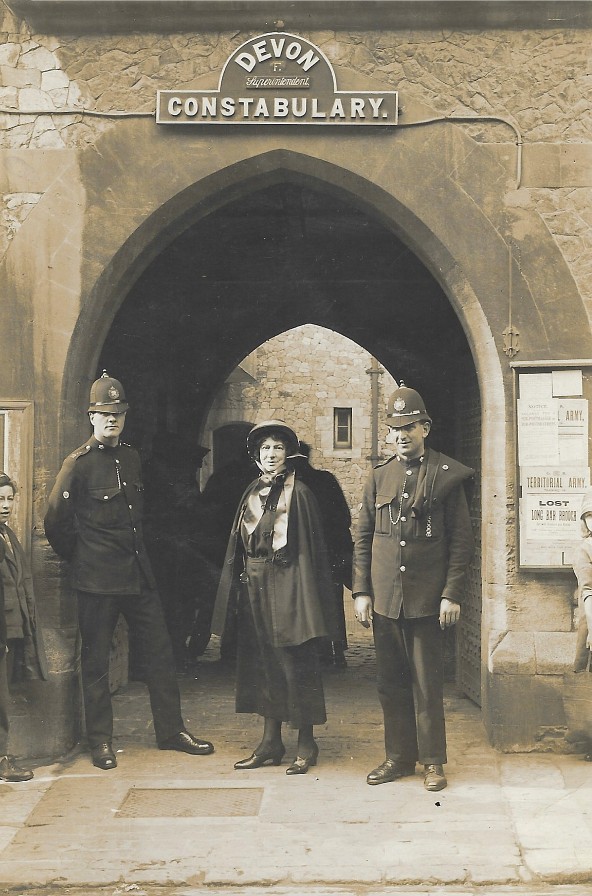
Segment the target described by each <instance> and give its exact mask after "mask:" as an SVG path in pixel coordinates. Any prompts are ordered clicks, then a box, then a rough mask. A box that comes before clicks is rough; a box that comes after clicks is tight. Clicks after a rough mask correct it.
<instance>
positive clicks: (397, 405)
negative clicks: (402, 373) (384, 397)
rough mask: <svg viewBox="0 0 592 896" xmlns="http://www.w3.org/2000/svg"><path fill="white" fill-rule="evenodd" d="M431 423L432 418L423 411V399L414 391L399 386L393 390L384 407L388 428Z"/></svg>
mask: <svg viewBox="0 0 592 896" xmlns="http://www.w3.org/2000/svg"><path fill="white" fill-rule="evenodd" d="M416 421H419V422H422V423H431V422H432V418H431V417H430V415H429V414H428V412H427V411H426V409H425V404H424V401H423V398H422V397H421V395H420V394H419V392H416V391H415V389H409V388H408V387H407V386H399V388H398V389H395V391H394V392H393V394H392V395H391V397H390V398H389V400H388V403H387V406H386V422H387V423H388V425H389V426H397V427H398V426H407V424H408V423H415V422H416Z"/></svg>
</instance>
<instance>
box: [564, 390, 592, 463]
mask: <svg viewBox="0 0 592 896" xmlns="http://www.w3.org/2000/svg"><path fill="white" fill-rule="evenodd" d="M558 412H559V461H560V463H561V464H565V465H568V464H569V465H570V466H576V465H582V466H584V465H585V464H587V463H588V401H587V399H586V398H561V399H559V409H558Z"/></svg>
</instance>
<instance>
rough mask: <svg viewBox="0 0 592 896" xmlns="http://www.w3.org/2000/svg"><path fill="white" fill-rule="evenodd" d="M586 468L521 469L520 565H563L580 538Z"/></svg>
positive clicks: (587, 482)
mask: <svg viewBox="0 0 592 896" xmlns="http://www.w3.org/2000/svg"><path fill="white" fill-rule="evenodd" d="M589 485H590V469H589V468H588V467H569V468H561V469H554V468H553V467H526V468H524V469H522V470H521V490H522V496H521V501H520V565H521V566H544V567H548V566H565V565H569V562H570V561H569V559H568V558H569V556H570V552H571V550H572V548H573V545H574V544H576V543H577V541H578V538H579V537H580V508H581V505H582V495H583V493H584V491H585V490H586V489H587V488H588V487H589Z"/></svg>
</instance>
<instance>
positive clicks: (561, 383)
mask: <svg viewBox="0 0 592 896" xmlns="http://www.w3.org/2000/svg"><path fill="white" fill-rule="evenodd" d="M552 376H553V397H554V398H561V397H563V396H568V395H573V396H576V395H582V394H583V391H584V378H583V375H582V371H581V370H571V369H570V370H554V371H553V374H552Z"/></svg>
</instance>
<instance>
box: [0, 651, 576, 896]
mask: <svg viewBox="0 0 592 896" xmlns="http://www.w3.org/2000/svg"><path fill="white" fill-rule="evenodd" d="M180 683H181V688H182V693H183V703H184V709H185V712H186V714H187V718H188V727H190V729H192V730H194V731H196V732H197V733H199V734H202V735H205V736H211V737H212V738H213V739H214V740H215V743H216V752H215V754H214V755H212V756H207V757H191V756H186V755H185V754H181V753H174V752H168V751H164V752H163V751H159V750H157V749H156V747H155V744H154V741H153V734H152V728H151V723H150V711H149V705H148V699H147V695H146V693H145V690H144V688H143V687H142V686H141V685H140V684H137V683H132V684H131V685H130V686H129V687H127V688H126V689H125V691H124V692H123V693H122V694H121V695H118V696H117V697H116V698H115V700H114V704H115V710H116V739H115V742H114V746H115V748H116V750H117V756H118V761H119V766H118V768H117V769H115V770H112V771H109V772H103V771H100V770H98V769H94V768H93V767H92V765H91V763H90V760H89V756H88V753H86V752H85V751H83V750H78V751H77V752H75V753H74V754H72V755H71V756H70V757H68V758H67V760H66V761H64V762H62V763H54V764H53V765H51V766H47V767H45V768H40V769H37V770H36V773H35V778H34V779H33V781H31V782H26V783H23V784H12V785H11V784H2V785H0V891H3V890H4V891H6V892H7V893H9V894H13V893H27V894H29V893H31V894H34V896H37V894H39V896H40V894H43V896H62V894H63V896H82V894H83V893H84V894H85V896H92V894H97V896H99V894H100V896H103V894H106V893H109V894H112V896H122V894H124V893H131V894H132V896H134V894H135V896H141V894H143V893H146V894H148V896H160V894H171V896H172V894H174V896H194V894H196V893H198V892H199V893H200V896H203V893H207V894H211V896H230V893H233V894H234V896H236V894H237V891H238V892H240V896H258V894H259V893H265V894H268V893H272V894H273V896H301V894H303V893H304V892H306V894H307V896H325V894H327V896H378V894H380V896H415V894H418V896H426V894H430V896H432V894H440V893H442V894H445V896H476V894H479V896H497V894H503V896H505V894H510V893H512V896H549V894H550V893H553V894H554V896H583V893H586V894H589V893H590V892H592V802H591V800H590V797H591V795H592V766H591V765H589V764H586V763H582V762H581V759H580V758H579V757H577V756H556V755H552V754H545V755H542V754H534V755H533V754H531V755H522V754H516V755H502V754H499V753H497V752H496V751H495V750H493V749H492V748H491V747H490V746H489V745H488V743H487V741H486V739H485V735H484V731H483V728H482V725H481V720H480V713H479V710H478V708H477V707H475V706H474V705H473V704H471V703H470V701H468V700H466V699H462V698H459V697H457V696H455V695H454V694H453V693H451V694H449V695H448V697H447V718H448V730H449V746H450V762H449V764H448V767H447V773H448V776H449V782H450V784H449V787H448V788H447V789H446V790H445V791H442V792H441V793H437V794H433V793H427V792H426V791H425V790H424V788H423V785H422V777H421V774H420V773H419V769H418V773H417V774H416V775H415V777H413V778H405V779H403V780H401V781H398V782H394V783H392V784H387V785H383V786H381V787H368V785H367V784H366V783H365V778H366V774H367V772H368V771H369V769H370V768H372V767H373V765H375V764H377V762H380V761H381V759H382V756H383V754H382V731H381V726H380V708H379V706H378V701H377V698H376V694H375V688H374V680H373V674H372V669H371V666H370V664H369V663H367V662H366V663H364V664H363V665H362V666H361V667H357V668H351V667H350V668H349V669H347V670H345V672H342V673H337V672H330V673H328V674H327V676H326V689H327V703H328V708H329V719H328V722H327V724H326V725H325V726H320V727H319V728H318V729H317V730H316V736H317V739H318V742H319V745H320V750H321V753H320V759H319V764H318V766H317V767H316V768H314V769H312V770H311V771H310V772H309V773H308V775H305V776H302V777H295V778H291V777H287V776H286V775H285V767H286V764H287V762H288V761H289V760H290V759H291V757H292V751H293V750H294V749H295V733H294V732H290V731H289V730H288V731H286V732H285V742H286V746H287V748H288V752H287V755H286V759H285V761H284V764H283V765H282V766H280V767H277V768H275V767H268V768H263V769H258V770H253V771H249V772H236V771H235V770H234V769H233V763H234V761H235V760H236V759H237V758H241V757H242V756H244V755H248V752H250V751H251V750H252V748H253V746H254V745H255V744H256V743H257V740H258V737H259V734H260V722H259V720H258V719H257V718H256V717H250V716H235V714H234V706H233V697H232V680H231V677H230V676H229V675H228V674H227V672H225V671H224V670H222V669H220V668H219V667H218V666H216V664H210V665H209V666H208V665H207V664H205V666H204V667H203V668H200V669H199V670H198V671H197V672H196V674H195V675H194V676H186V677H184V678H182V679H181V680H180ZM354 691H355V694H356V700H355V708H354V709H355V711H352V692H354ZM140 788H141V789H142V790H143V791H144V790H148V791H149V790H150V789H153V790H155V791H159V789H161V788H163V789H167V790H168V792H169V793H170V790H171V789H175V788H176V789H179V790H181V791H183V792H184V794H186V793H187V792H191V793H192V794H195V798H196V799H199V795H200V792H201V791H207V790H208V789H209V788H216V789H220V788H221V789H224V788H227V789H237V788H238V789H240V788H260V789H262V791H263V796H262V800H261V805H260V808H259V812H258V814H257V815H256V816H242V817H230V816H220V815H218V816H215V817H203V816H195V817H191V818H186V817H167V816H166V812H165V813H163V814H162V815H159V814H158V813H156V814H155V816H154V817H124V816H122V815H120V814H118V812H119V810H120V808H121V806H122V805H123V803H124V801H125V799H126V797H127V795H128V794H129V793H130V791H132V790H134V789H140ZM204 800H205V802H206V803H207V799H206V795H205V794H204ZM568 884H569V885H570V887H571V889H570V887H567V886H564V885H568ZM580 884H581V885H582V886H583V889H581V888H578V886H576V885H580ZM584 885H585V886H584ZM504 887H505V888H506V889H504ZM537 887H538V889H537ZM191 888H193V889H191Z"/></svg>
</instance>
